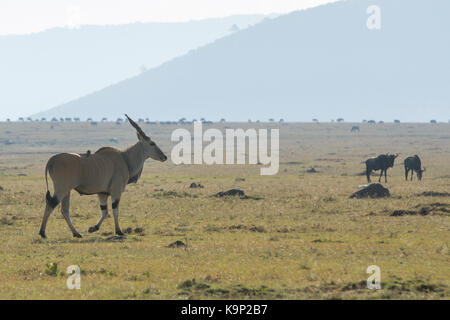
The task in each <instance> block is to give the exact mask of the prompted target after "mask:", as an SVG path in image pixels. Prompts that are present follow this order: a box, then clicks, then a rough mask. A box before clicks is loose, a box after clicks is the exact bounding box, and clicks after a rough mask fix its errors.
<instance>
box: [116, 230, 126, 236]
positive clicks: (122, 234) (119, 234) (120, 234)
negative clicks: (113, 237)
mask: <svg viewBox="0 0 450 320" xmlns="http://www.w3.org/2000/svg"><path fill="white" fill-rule="evenodd" d="M116 234H117V235H118V236H124V235H125V234H124V233H123V232H122V231H120V230H119V231H116Z"/></svg>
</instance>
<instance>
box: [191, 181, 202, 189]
mask: <svg viewBox="0 0 450 320" xmlns="http://www.w3.org/2000/svg"><path fill="white" fill-rule="evenodd" d="M189 188H191V189H203V188H204V186H203V185H201V184H200V183H195V182H192V183H191V185H190V186H189Z"/></svg>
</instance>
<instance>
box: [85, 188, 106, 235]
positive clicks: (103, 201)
mask: <svg viewBox="0 0 450 320" xmlns="http://www.w3.org/2000/svg"><path fill="white" fill-rule="evenodd" d="M98 200H99V202H100V210H101V211H102V216H101V217H100V220H99V221H98V222H97V224H96V225H95V226H93V227H90V228H89V230H88V232H89V233H93V232H96V231H98V230H99V229H100V226H101V225H102V223H103V220H105V218H106V217H107V216H108V195H106V194H99V195H98Z"/></svg>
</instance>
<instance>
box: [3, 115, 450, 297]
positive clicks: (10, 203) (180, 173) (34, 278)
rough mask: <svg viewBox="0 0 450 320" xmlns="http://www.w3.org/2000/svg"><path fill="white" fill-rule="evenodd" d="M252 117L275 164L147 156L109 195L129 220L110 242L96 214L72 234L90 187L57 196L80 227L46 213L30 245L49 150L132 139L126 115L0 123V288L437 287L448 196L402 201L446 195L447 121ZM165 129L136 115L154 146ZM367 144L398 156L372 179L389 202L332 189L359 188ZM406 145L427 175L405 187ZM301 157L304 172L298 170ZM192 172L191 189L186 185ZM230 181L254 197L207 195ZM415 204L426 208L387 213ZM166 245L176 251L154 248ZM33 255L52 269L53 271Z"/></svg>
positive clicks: (309, 293)
mask: <svg viewBox="0 0 450 320" xmlns="http://www.w3.org/2000/svg"><path fill="white" fill-rule="evenodd" d="M52 125H53V126H54V127H53V129H50V126H52ZM250 125H252V124H228V123H227V124H217V125H216V124H215V125H214V126H215V127H217V128H219V129H223V128H224V127H225V126H229V127H244V128H245V127H248V126H250ZM253 126H256V124H253ZM257 126H261V127H279V128H280V137H281V141H280V156H281V159H280V162H281V165H280V171H279V174H278V175H276V176H264V177H263V176H260V175H259V168H260V167H259V166H196V165H182V166H174V165H173V164H171V163H163V164H161V163H156V162H153V161H150V160H149V161H148V163H147V164H146V167H145V169H144V174H143V177H142V179H141V180H140V181H139V182H138V184H136V185H130V186H128V189H127V192H126V193H125V194H124V195H123V198H122V201H121V207H120V209H121V212H120V222H121V227H122V229H123V230H126V229H128V228H131V233H129V234H128V235H127V237H126V239H124V240H114V239H111V236H112V235H113V234H112V232H113V230H114V229H113V219H112V218H108V219H107V220H106V221H105V222H104V224H103V226H102V228H101V230H100V231H99V232H98V233H96V234H88V233H87V229H88V227H90V226H92V225H94V224H95V223H96V221H97V219H98V218H99V216H100V210H99V208H98V201H97V198H96V197H95V196H90V197H87V196H83V197H81V196H79V195H77V194H76V193H73V196H72V201H71V216H72V220H73V222H74V225H75V226H76V227H77V229H78V230H79V231H80V232H81V233H82V234H83V236H84V238H83V239H73V238H72V235H71V233H70V231H69V229H68V227H67V225H66V223H65V221H64V219H63V218H62V215H61V214H60V213H59V210H58V211H56V210H55V211H54V213H53V214H52V215H51V217H50V220H49V223H48V226H47V236H48V239H46V240H42V239H40V237H39V236H38V229H39V224H40V222H41V219H42V214H43V209H44V205H45V203H44V193H45V181H44V176H43V171H44V166H45V162H46V160H47V159H48V158H49V157H50V156H51V154H52V153H56V152H84V151H86V150H87V149H91V150H93V151H94V150H95V149H97V148H99V147H100V146H104V145H114V144H113V143H111V142H109V139H110V138H113V137H115V138H117V139H119V145H118V146H119V147H121V148H123V147H126V146H128V145H130V144H131V143H133V142H134V141H135V134H134V132H133V130H132V129H131V128H130V127H129V126H128V125H126V124H124V125H122V126H116V125H115V124H99V125H98V126H91V125H89V124H85V123H79V124H75V123H72V124H69V123H68V124H50V123H28V124H21V123H9V124H6V123H0V139H2V138H4V139H9V140H11V141H13V142H15V144H12V145H2V144H0V186H1V187H2V188H3V190H0V241H1V244H2V245H1V247H0V248H1V249H0V283H1V285H0V298H3V299H30V298H37V299H48V298H52V299H62V298H64V299H94V298H100V299H129V298H131V299H136V298H137V299H186V298H199V299H206V298H208V299H218V298H244V299H247V298H262V299H265V298H274V299H317V298H319V299H322V298H323V299H330V298H336V299H339V298H344V299H347V298H348V299H379V298H383V299H413V298H415V299H436V298H437V299H448V298H449V297H450V289H449V286H450V284H449V279H450V263H449V258H450V252H449V241H450V236H449V231H450V223H449V211H450V198H449V197H422V196H418V194H420V193H422V192H425V191H434V192H449V191H450V190H449V184H450V161H449V159H450V125H448V124H439V125H429V124H400V125H398V124H396V125H394V124H383V125H374V126H370V125H360V126H361V132H360V133H350V128H351V126H352V124H284V125H278V124H259V125H257ZM174 128H175V127H174V126H151V125H144V130H145V131H147V132H149V134H150V135H151V136H152V138H153V139H154V140H155V141H157V142H158V144H159V145H160V146H161V147H162V149H163V150H165V151H166V153H167V154H168V155H170V149H171V146H172V145H173V144H172V143H171V142H170V140H169V137H170V133H171V132H172V130H173V129H174ZM189 129H191V128H189ZM0 141H1V140H0ZM382 152H383V153H385V152H400V153H401V156H400V157H399V159H398V160H397V161H396V165H395V167H394V168H393V169H391V170H390V171H389V177H388V179H389V182H388V183H387V184H386V185H387V187H388V188H389V189H390V191H391V194H392V197H391V198H389V199H378V200H375V199H367V200H353V199H352V200H350V199H348V196H349V195H350V194H351V193H353V192H354V191H356V190H357V186H358V185H360V184H364V183H365V177H364V176H360V175H359V174H360V173H361V172H362V171H363V170H364V164H363V163H362V161H363V160H364V159H366V158H367V157H370V156H373V155H376V154H378V153H382ZM414 154H419V155H420V156H421V158H422V161H423V163H424V165H425V166H426V167H427V172H426V173H425V174H424V180H423V181H421V182H418V181H417V180H416V179H415V180H414V181H413V182H409V181H408V182H405V181H404V177H403V175H404V173H403V166H402V164H401V163H402V160H403V159H404V158H405V157H406V156H409V155H414ZM169 162H170V161H169ZM313 166H314V167H315V168H316V170H317V171H318V173H315V174H308V173H306V170H307V169H309V168H311V167H313ZM237 178H239V179H237ZM374 179H375V177H374ZM192 182H197V183H201V184H202V185H204V186H205V188H204V189H190V188H189V185H190V184H191V183H192ZM234 187H240V188H242V189H243V190H244V191H245V192H246V194H248V195H250V196H255V197H260V198H262V199H260V200H255V199H239V198H234V197H231V198H214V197H211V195H213V194H215V193H217V192H219V191H224V190H228V189H230V188H234ZM436 204H439V205H436ZM422 207H431V208H433V207H436V208H437V209H435V210H433V211H432V212H431V213H430V214H428V215H426V216H422V215H407V216H398V217H392V216H390V214H391V213H392V212H393V211H394V210H418V209H420V208H422ZM136 228H140V229H141V230H139V229H138V230H136ZM177 240H180V241H183V242H184V243H186V244H187V247H184V248H175V249H173V248H168V247H167V246H168V245H169V244H171V243H173V242H174V241H177ZM49 263H57V265H58V270H57V271H56V272H55V273H54V274H51V272H48V270H47V267H46V264H49ZM69 265H78V266H80V268H81V270H82V275H81V281H82V282H81V286H82V288H81V290H68V289H67V287H66V279H67V275H66V274H65V270H66V268H67V267H68V266H69ZM369 265H378V266H379V267H380V268H381V280H382V283H383V287H382V289H381V290H369V289H367V287H366V280H367V278H368V276H369V275H368V274H367V273H366V269H367V267H368V266H369ZM49 273H50V274H49ZM192 279H195V281H192Z"/></svg>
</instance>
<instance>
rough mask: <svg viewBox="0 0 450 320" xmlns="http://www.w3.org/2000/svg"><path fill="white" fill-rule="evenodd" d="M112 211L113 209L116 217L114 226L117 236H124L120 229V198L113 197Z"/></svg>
mask: <svg viewBox="0 0 450 320" xmlns="http://www.w3.org/2000/svg"><path fill="white" fill-rule="evenodd" d="M111 199H112V209H113V215H114V226H115V231H116V234H117V235H119V236H123V235H124V234H123V232H122V231H121V230H120V227H119V202H120V197H112V198H111Z"/></svg>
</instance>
